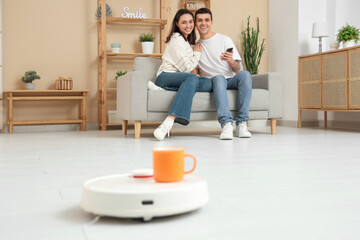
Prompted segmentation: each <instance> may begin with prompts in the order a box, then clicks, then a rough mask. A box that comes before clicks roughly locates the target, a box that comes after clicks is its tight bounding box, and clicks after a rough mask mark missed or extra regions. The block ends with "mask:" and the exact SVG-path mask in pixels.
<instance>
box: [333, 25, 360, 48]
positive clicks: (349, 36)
mask: <svg viewBox="0 0 360 240" xmlns="http://www.w3.org/2000/svg"><path fill="white" fill-rule="evenodd" d="M336 40H337V42H338V43H340V42H343V47H344V48H347V47H353V46H355V45H356V44H357V41H358V40H359V29H357V28H356V27H355V26H351V25H349V24H346V26H342V27H341V28H340V29H339V30H338V33H337V35H336Z"/></svg>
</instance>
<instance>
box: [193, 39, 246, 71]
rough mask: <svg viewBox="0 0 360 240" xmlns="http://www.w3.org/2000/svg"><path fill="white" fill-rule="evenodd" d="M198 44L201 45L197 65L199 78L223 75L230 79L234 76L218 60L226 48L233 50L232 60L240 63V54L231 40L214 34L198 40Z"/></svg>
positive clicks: (222, 62) (225, 63)
mask: <svg viewBox="0 0 360 240" xmlns="http://www.w3.org/2000/svg"><path fill="white" fill-rule="evenodd" d="M199 43H201V45H202V52H201V57H200V61H199V65H198V67H199V74H200V76H202V77H208V78H211V77H214V76H216V75H223V76H224V77H225V78H231V77H233V76H234V75H235V73H234V72H233V70H232V69H231V67H230V66H229V64H228V63H227V62H226V61H223V60H221V59H220V55H221V53H223V52H225V51H226V49H228V48H233V59H234V60H239V61H241V57H240V54H239V52H238V51H237V49H236V47H235V44H234V43H233V41H232V40H231V38H229V37H228V36H225V35H222V34H220V33H215V35H214V36H212V37H211V38H209V39H200V40H199ZM240 66H241V62H240Z"/></svg>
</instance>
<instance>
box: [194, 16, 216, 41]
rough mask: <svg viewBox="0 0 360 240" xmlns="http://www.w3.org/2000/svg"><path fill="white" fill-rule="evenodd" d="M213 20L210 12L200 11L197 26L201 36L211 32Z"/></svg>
mask: <svg viewBox="0 0 360 240" xmlns="http://www.w3.org/2000/svg"><path fill="white" fill-rule="evenodd" d="M212 23H213V21H212V20H211V16H210V14H209V13H200V14H197V15H196V22H195V24H196V28H197V30H198V31H199V33H200V36H205V35H207V34H208V33H210V32H211V25H212Z"/></svg>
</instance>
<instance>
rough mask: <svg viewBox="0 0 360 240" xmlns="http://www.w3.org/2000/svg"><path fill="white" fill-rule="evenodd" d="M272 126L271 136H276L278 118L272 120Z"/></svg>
mask: <svg viewBox="0 0 360 240" xmlns="http://www.w3.org/2000/svg"><path fill="white" fill-rule="evenodd" d="M270 126H271V134H275V132H276V118H271V119H270Z"/></svg>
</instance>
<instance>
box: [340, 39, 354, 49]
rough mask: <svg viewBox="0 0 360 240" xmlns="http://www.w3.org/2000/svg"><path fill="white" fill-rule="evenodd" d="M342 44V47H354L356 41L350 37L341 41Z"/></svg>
mask: <svg viewBox="0 0 360 240" xmlns="http://www.w3.org/2000/svg"><path fill="white" fill-rule="evenodd" d="M343 46H344V48H348V47H354V46H356V42H355V40H353V39H352V40H350V41H346V42H343Z"/></svg>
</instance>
